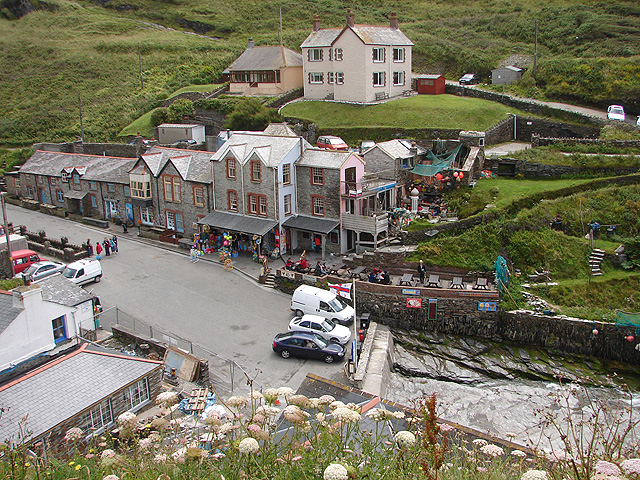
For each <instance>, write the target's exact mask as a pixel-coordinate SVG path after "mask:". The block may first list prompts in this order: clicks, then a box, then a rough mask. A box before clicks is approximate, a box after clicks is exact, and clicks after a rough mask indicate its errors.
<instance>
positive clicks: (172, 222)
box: [167, 211, 176, 230]
mask: <svg viewBox="0 0 640 480" xmlns="http://www.w3.org/2000/svg"><path fill="white" fill-rule="evenodd" d="M167 228H170V229H171V230H175V229H176V217H175V215H174V214H173V212H170V211H167Z"/></svg>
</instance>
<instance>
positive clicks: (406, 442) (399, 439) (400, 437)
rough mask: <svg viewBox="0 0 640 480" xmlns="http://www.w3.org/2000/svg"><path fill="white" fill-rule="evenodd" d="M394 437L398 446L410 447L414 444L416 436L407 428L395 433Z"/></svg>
mask: <svg viewBox="0 0 640 480" xmlns="http://www.w3.org/2000/svg"><path fill="white" fill-rule="evenodd" d="M395 439H396V443H397V444H398V446H399V447H400V448H402V449H409V448H412V447H413V446H414V445H415V444H416V436H415V435H414V434H413V433H411V432H409V431H407V430H402V431H400V432H398V433H396V435H395Z"/></svg>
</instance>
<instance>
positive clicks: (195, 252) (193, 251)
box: [189, 245, 200, 263]
mask: <svg viewBox="0 0 640 480" xmlns="http://www.w3.org/2000/svg"><path fill="white" fill-rule="evenodd" d="M189 256H190V257H191V263H196V262H197V261H198V260H200V259H199V258H198V250H197V249H196V246H195V245H192V246H191V250H189Z"/></svg>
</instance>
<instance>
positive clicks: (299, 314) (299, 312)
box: [296, 310, 304, 317]
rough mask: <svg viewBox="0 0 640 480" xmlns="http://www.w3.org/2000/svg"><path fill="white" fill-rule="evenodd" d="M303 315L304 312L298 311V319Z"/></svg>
mask: <svg viewBox="0 0 640 480" xmlns="http://www.w3.org/2000/svg"><path fill="white" fill-rule="evenodd" d="M302 315H304V312H303V311H302V310H296V317H301V316H302Z"/></svg>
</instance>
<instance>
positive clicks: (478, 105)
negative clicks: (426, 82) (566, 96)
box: [280, 95, 524, 131]
mask: <svg viewBox="0 0 640 480" xmlns="http://www.w3.org/2000/svg"><path fill="white" fill-rule="evenodd" d="M510 112H511V113H517V114H519V115H524V112H521V111H519V110H517V109H514V108H511V107H507V106H505V105H502V104H499V103H494V102H490V101H488V100H481V99H478V98H468V97H458V96H455V95H416V96H413V97H409V98H401V99H398V100H391V101H389V102H386V103H382V104H377V105H367V106H356V105H347V104H343V103H336V102H316V101H309V102H294V103H290V104H289V105H287V106H285V107H284V108H283V109H282V111H281V112H280V113H282V115H284V116H285V117H294V118H300V119H303V120H308V121H312V122H314V123H316V124H317V125H318V126H319V127H320V128H323V129H327V128H332V127H383V128H384V127H398V128H405V129H411V128H451V129H459V130H481V131H484V130H486V129H488V128H489V127H491V126H492V125H495V124H496V123H498V122H499V121H500V120H503V119H504V118H506V117H507V114H508V113H510Z"/></svg>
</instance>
